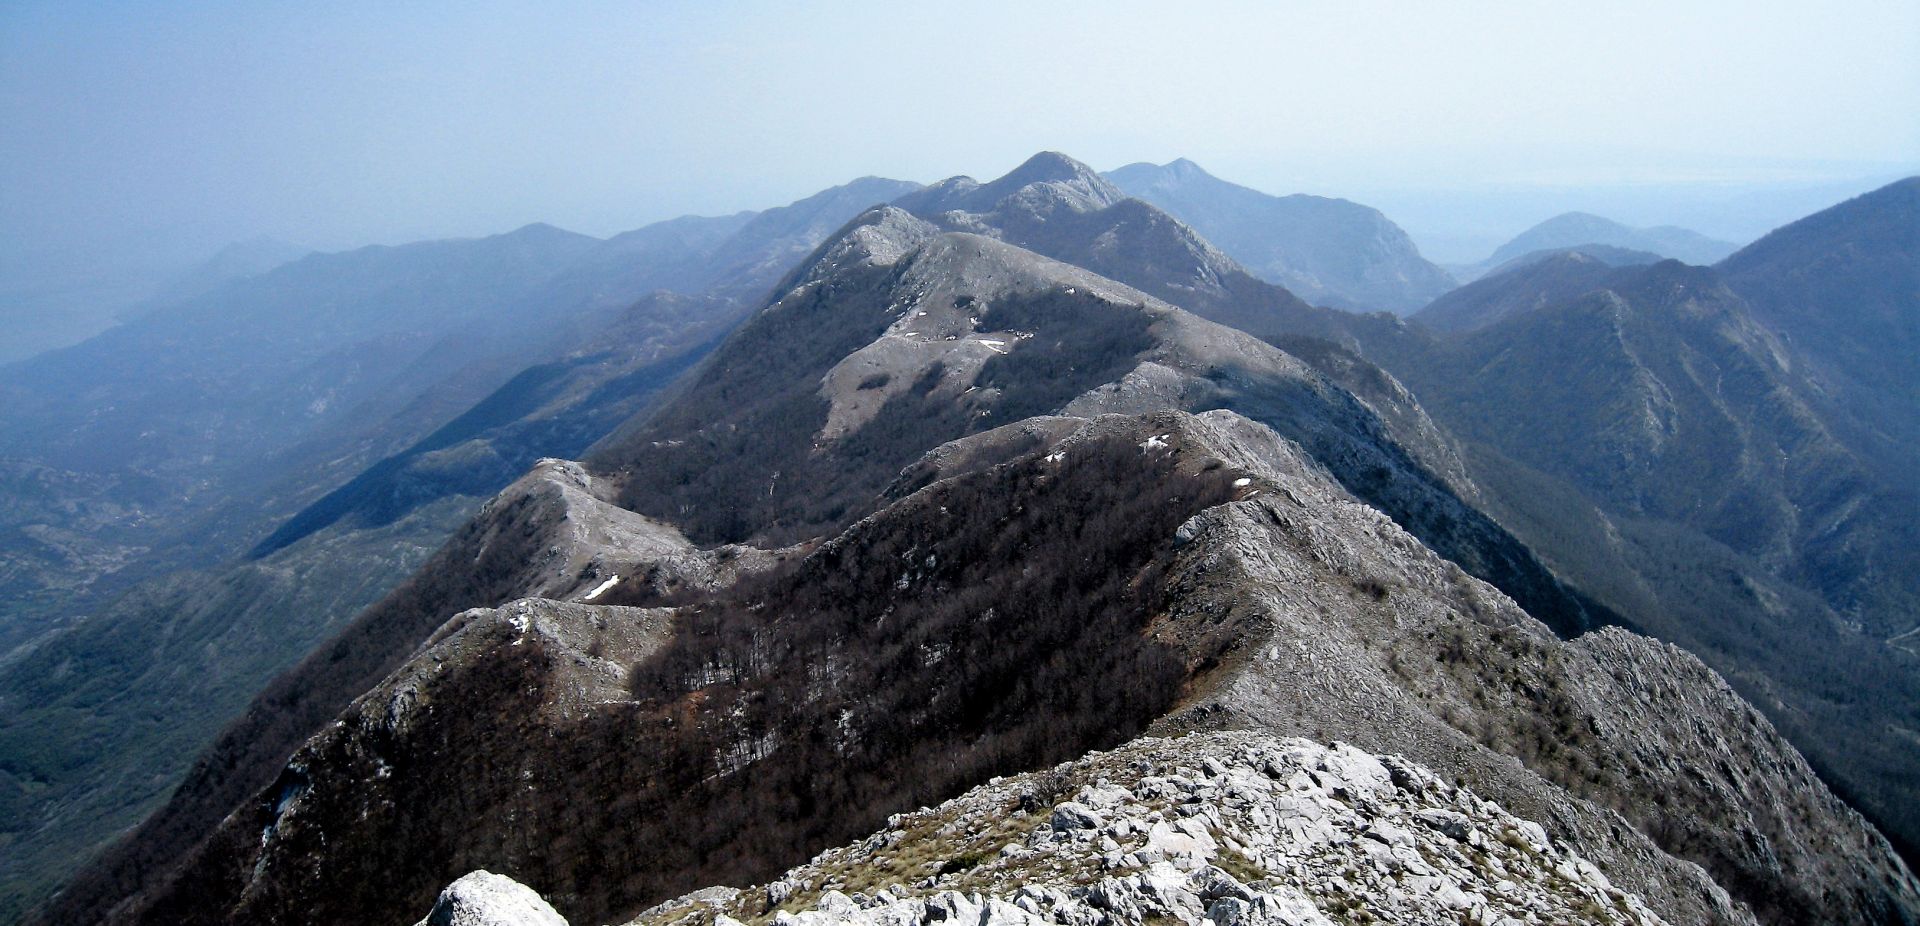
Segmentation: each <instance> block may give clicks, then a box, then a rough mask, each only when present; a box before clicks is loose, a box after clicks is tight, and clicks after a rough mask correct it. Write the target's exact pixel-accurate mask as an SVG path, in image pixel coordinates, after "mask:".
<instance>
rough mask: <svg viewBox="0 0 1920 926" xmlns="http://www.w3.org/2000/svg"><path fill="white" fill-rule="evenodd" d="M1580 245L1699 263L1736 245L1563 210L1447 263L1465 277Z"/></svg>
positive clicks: (1716, 259)
mask: <svg viewBox="0 0 1920 926" xmlns="http://www.w3.org/2000/svg"><path fill="white" fill-rule="evenodd" d="M1583 245H1604V246H1607V247H1612V248H1624V249H1626V250H1630V251H1642V252H1646V253H1650V254H1656V255H1659V256H1660V257H1669V258H1672V259H1674V260H1678V261H1682V262H1685V263H1689V264H1698V265H1701V266H1707V265H1711V264H1714V263H1718V262H1719V261H1720V260H1721V259H1722V258H1724V257H1726V256H1727V255H1729V254H1732V253H1733V252H1734V251H1736V250H1738V249H1739V245H1737V244H1732V243H1729V242H1725V241H1718V240H1715V239H1713V238H1709V237H1707V236H1705V235H1702V234H1700V233H1699V232H1695V231H1690V230H1688V229H1685V228H1679V227H1676V226H1672V225H1660V226H1655V227H1653V228H1634V227H1631V226H1628V225H1622V224H1620V223H1619V222H1615V221H1613V220H1612V219H1608V218H1602V217H1601V216H1597V215H1592V214H1590V213H1586V212H1568V213H1564V214H1561V215H1557V216H1554V217H1553V218H1551V219H1548V220H1546V221H1544V222H1541V223H1540V224H1538V225H1535V226H1533V227H1532V228H1529V229H1527V230H1526V231H1523V232H1521V233H1520V234H1518V235H1516V236H1514V238H1513V240H1511V241H1508V242H1507V243H1506V244H1503V245H1501V246H1500V247H1498V248H1495V249H1494V251H1493V254H1492V255H1491V256H1489V257H1488V258H1487V259H1486V260H1484V261H1481V262H1480V263H1478V264H1471V265H1466V266H1461V267H1455V268H1452V269H1453V274H1454V276H1456V277H1458V278H1459V279H1461V280H1466V281H1469V282H1470V281H1472V280H1475V279H1478V278H1479V277H1482V276H1485V275H1487V274H1488V273H1491V272H1493V271H1494V270H1495V269H1496V268H1498V267H1500V266H1502V265H1504V264H1506V263H1508V262H1509V261H1512V260H1515V259H1517V258H1521V257H1525V256H1526V255H1529V254H1532V253H1535V252H1539V251H1559V250H1564V249H1567V248H1577V247H1581V246H1583Z"/></svg>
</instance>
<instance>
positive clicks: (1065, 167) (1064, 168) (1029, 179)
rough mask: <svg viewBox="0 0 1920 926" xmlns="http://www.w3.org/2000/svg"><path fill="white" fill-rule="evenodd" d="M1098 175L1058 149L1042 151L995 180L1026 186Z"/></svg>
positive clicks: (1063, 181) (1083, 178)
mask: <svg viewBox="0 0 1920 926" xmlns="http://www.w3.org/2000/svg"><path fill="white" fill-rule="evenodd" d="M1098 176H1099V172H1098V171H1095V170H1094V169H1093V168H1091V167H1088V166H1087V165H1085V164H1082V163H1080V162H1079V161H1076V160H1074V159H1073V158H1070V157H1067V156H1066V155H1064V154H1061V153H1060V152H1058V151H1042V152H1040V153H1039V154H1036V155H1034V156H1033V157H1030V158H1028V159H1026V161H1025V162H1023V163H1021V165H1020V166H1019V167H1016V168H1014V169H1013V170H1012V171H1009V172H1008V173H1007V175H1006V176H1005V177H1002V178H1000V179H999V180H998V181H995V182H996V183H1007V184H1013V185H1017V186H1026V185H1028V184H1031V183H1065V182H1072V181H1075V180H1085V179H1088V178H1096V177H1098Z"/></svg>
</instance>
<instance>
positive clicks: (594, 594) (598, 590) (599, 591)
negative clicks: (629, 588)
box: [580, 576, 620, 601]
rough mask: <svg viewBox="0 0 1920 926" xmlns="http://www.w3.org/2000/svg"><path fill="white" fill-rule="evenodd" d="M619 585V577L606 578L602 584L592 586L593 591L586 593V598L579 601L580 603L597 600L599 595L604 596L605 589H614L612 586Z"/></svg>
mask: <svg viewBox="0 0 1920 926" xmlns="http://www.w3.org/2000/svg"><path fill="white" fill-rule="evenodd" d="M619 584H620V577H619V576H608V577H607V581H605V582H602V583H600V584H599V585H596V586H594V587H593V591H590V592H588V593H587V594H586V596H585V597H583V598H581V599H580V600H581V601H592V600H593V599H595V598H598V597H600V596H601V595H604V594H606V591H607V589H610V588H612V587H614V586H616V585H619Z"/></svg>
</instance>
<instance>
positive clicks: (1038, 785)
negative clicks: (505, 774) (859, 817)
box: [628, 733, 1665, 926]
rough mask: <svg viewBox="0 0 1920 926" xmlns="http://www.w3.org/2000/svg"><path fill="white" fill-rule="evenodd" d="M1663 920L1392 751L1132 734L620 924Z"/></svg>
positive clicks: (1323, 924)
mask: <svg viewBox="0 0 1920 926" xmlns="http://www.w3.org/2000/svg"><path fill="white" fill-rule="evenodd" d="M767 920H771V922H772V923H773V924H775V926H840V924H858V926H909V924H933V923H940V922H948V921H956V922H962V923H980V924H987V926H1040V924H1049V923H1050V924H1060V926H1085V924H1092V923H1104V924H1110V926H1144V924H1149V923H1164V922H1170V921H1177V922H1179V923H1183V924H1200V923H1207V924H1209V926H1253V924H1289V926H1332V924H1334V923H1339V922H1385V923H1439V922H1449V923H1451V922H1461V923H1476V924H1518V923H1540V922H1546V923H1557V922H1580V923H1595V924H1601V923H1626V924H1642V926H1651V924H1656V923H1663V922H1665V921H1664V920H1662V919H1661V918H1660V917H1659V916H1658V915H1657V914H1655V913H1654V912H1653V911H1652V910H1650V909H1648V907H1647V906H1646V904H1644V903H1643V902H1641V899H1640V898H1639V897H1638V896H1636V895H1634V894H1632V893H1630V892H1627V891H1623V890H1621V889H1620V888H1619V887H1617V886H1615V885H1614V884H1613V883H1612V882H1611V881H1609V880H1608V879H1607V876H1606V875H1605V874H1603V873H1602V872H1601V871H1600V870H1599V869H1598V868H1596V867H1594V865H1592V864H1591V863H1589V862H1588V861H1586V860H1585V859H1582V858H1581V857H1579V855H1577V854H1575V853H1574V852H1572V851H1570V850H1569V849H1568V847H1567V846H1565V845H1564V844H1561V843H1558V842H1556V841H1555V840H1553V839H1552V838H1551V837H1549V836H1548V835H1547V833H1546V832H1545V830H1543V829H1542V828H1541V827H1540V826H1539V825H1537V824H1535V823H1533V822H1531V821H1527V820H1523V819H1520V818H1518V817H1515V816H1514V815H1512V814H1510V813H1508V812H1506V811H1505V810H1503V809H1501V807H1500V806H1499V805H1498V804H1494V803H1492V802H1489V801H1486V800H1484V799H1482V798H1480V797H1479V796H1477V795H1475V794H1474V793H1473V792H1472V791H1469V790H1466V789H1463V788H1458V787H1455V786H1453V785H1451V784H1449V783H1448V782H1446V781H1444V780H1443V779H1442V778H1441V777H1440V776H1438V775H1435V774H1434V773H1433V772H1431V771H1429V770H1427V769H1425V768H1422V767H1420V766H1419V765H1416V764H1414V763H1412V762H1408V761H1407V760H1405V759H1402V758H1399V757H1397V756H1375V755H1373V754H1370V753H1366V752H1363V751H1360V750H1358V749H1354V748H1353V747H1351V746H1346V745H1344V744H1338V743H1336V744H1334V745H1332V746H1324V745H1321V744H1319V743H1314V742H1311V741H1308V740H1302V739H1280V738H1276V737H1272V736H1267V735H1261V734H1248V733H1221V734H1208V735H1194V736H1187V737H1182V738H1178V739H1154V738H1148V739H1142V740H1138V741H1135V742H1133V743H1129V744H1128V745H1126V746H1124V747H1122V748H1120V749H1116V750H1114V751H1112V752H1109V753H1104V754H1094V755H1090V756H1088V757H1086V758H1084V759H1081V760H1079V761H1075V762H1071V763H1068V764H1065V765H1062V766H1059V767H1057V768H1054V769H1050V770H1048V771H1045V772H1037V773H1032V774H1026V775H1019V776H1015V777H1012V778H1007V779H1002V780H997V781H994V782H992V783H990V784H987V785H983V786H981V787H979V788H975V789H974V790H972V791H969V792H968V793H967V794H965V795H963V796H961V797H959V798H956V799H954V800H951V801H948V802H946V803H944V804H942V805H940V806H938V807H934V808H929V809H923V810H919V811H916V812H913V813H907V814H900V815H898V816H895V817H893V818H891V819H889V820H888V821H887V826H886V828H885V829H883V830H881V831H879V832H877V833H874V834H873V835H871V836H869V837H867V838H866V839H863V840H861V841H859V842H857V843H854V844H852V845H849V846H846V847H844V848H839V849H834V850H830V851H828V852H825V853H822V854H821V855H820V856H818V857H816V858H815V859H813V860H812V861H811V862H808V863H807V864H805V865H802V866H799V867H797V868H794V869H792V870H790V871H788V872H786V873H785V874H784V875H782V876H781V877H780V878H778V879H776V880H774V881H772V882H770V883H768V884H766V885H764V886H759V887H754V888H749V889H747V890H742V891H735V892H730V893H727V892H718V891H712V890H709V891H705V892H702V893H701V894H699V895H697V896H694V897H688V898H681V899H678V900H675V901H670V902H667V903H665V904H662V905H660V906H658V907H655V908H654V909H652V910H649V911H647V912H646V913H644V914H642V915H641V916H640V917H639V918H637V919H635V920H633V921H632V922H631V923H629V924H628V926H709V924H712V926H730V924H732V923H737V922H742V921H749V922H763V921H767Z"/></svg>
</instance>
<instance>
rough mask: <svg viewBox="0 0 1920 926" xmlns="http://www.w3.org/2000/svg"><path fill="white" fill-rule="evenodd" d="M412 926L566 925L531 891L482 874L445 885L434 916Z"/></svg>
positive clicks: (435, 907)
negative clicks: (445, 887)
mask: <svg viewBox="0 0 1920 926" xmlns="http://www.w3.org/2000/svg"><path fill="white" fill-rule="evenodd" d="M414 926H567V921H566V919H565V918H563V917H561V916H560V914H559V913H557V912H555V911H554V909H553V907H551V906H548V904H547V902H546V901H545V900H542V899H541V898H540V895H539V894H538V893H535V892H534V890H533V889H532V888H530V887H527V886H526V885H524V884H521V883H520V882H518V881H515V880H513V879H512V878H509V877H507V876H506V875H496V874H494V873H493V872H490V871H486V870H481V871H476V872H473V873H472V874H469V875H467V876H465V877H463V878H461V879H460V880H458V881H455V882H453V883H452V884H449V885H447V889H446V890H444V891H441V892H440V899H439V900H437V901H435V902H434V904H433V912H431V913H428V914H427V916H426V918H425V919H423V920H421V921H420V922H418V923H415V924H414Z"/></svg>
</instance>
